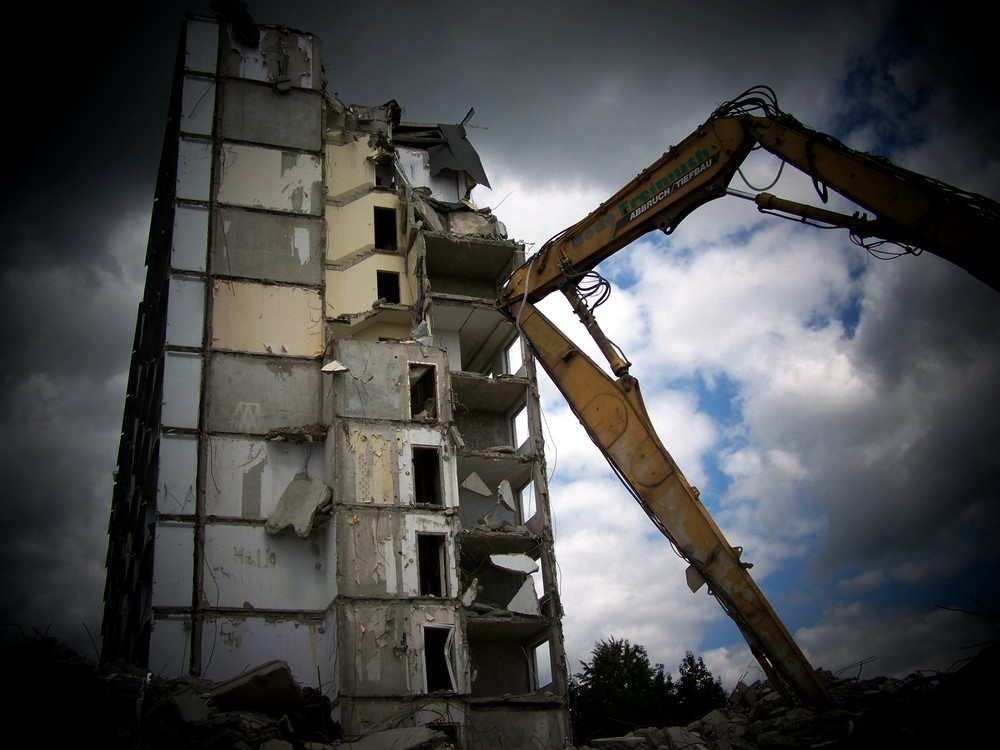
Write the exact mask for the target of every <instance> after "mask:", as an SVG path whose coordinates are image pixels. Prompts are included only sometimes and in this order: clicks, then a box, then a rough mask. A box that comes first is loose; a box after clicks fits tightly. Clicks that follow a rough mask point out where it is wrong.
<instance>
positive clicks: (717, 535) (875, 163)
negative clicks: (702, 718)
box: [496, 87, 1000, 704]
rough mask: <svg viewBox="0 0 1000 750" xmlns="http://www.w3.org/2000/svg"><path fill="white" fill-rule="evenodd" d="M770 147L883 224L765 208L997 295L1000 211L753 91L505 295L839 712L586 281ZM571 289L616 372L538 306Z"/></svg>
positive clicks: (748, 615)
mask: <svg viewBox="0 0 1000 750" xmlns="http://www.w3.org/2000/svg"><path fill="white" fill-rule="evenodd" d="M756 147H762V148H764V149H766V150H768V151H770V152H771V153H773V154H775V155H776V156H778V157H779V158H780V159H782V160H783V161H784V162H786V163H789V164H792V165H793V166H795V167H797V168H798V169H800V170H802V171H803V172H805V173H806V174H807V175H809V176H811V177H812V179H813V183H814V185H815V186H816V189H817V192H818V193H819V195H820V197H821V199H822V200H823V201H824V202H825V201H826V197H827V187H829V188H831V189H833V190H835V191H837V192H839V193H840V194H842V195H843V196H845V197H846V198H848V199H850V200H852V201H854V202H855V203H857V204H858V205H859V206H861V207H862V208H863V209H865V210H866V211H870V212H871V213H872V214H873V216H872V218H868V216H867V215H861V214H857V213H856V214H855V215H853V216H846V215H842V214H837V213H836V212H832V211H828V210H827V209H822V208H817V207H811V206H804V205H802V204H799V203H795V202H792V201H786V200H783V199H780V198H776V197H775V196H772V195H769V194H766V193H762V194H760V195H758V196H757V197H756V202H757V205H758V207H759V208H760V210H761V211H764V212H770V213H777V214H779V215H793V216H796V217H798V218H799V219H800V220H802V221H804V222H807V223H812V222H822V223H823V224H825V225H827V226H838V227H844V228H847V229H849V231H850V232H851V234H852V237H853V238H854V239H855V241H856V242H857V243H858V244H861V245H862V246H865V247H868V248H869V249H870V250H871V249H872V248H874V247H877V246H878V245H880V244H881V243H883V242H889V243H892V244H894V245H898V246H899V247H900V248H901V249H902V250H901V251H902V252H912V253H917V252H919V251H921V250H927V251H929V252H933V253H935V254H938V255H940V256H942V257H944V258H946V259H947V260H950V261H951V262H953V263H955V264H957V265H959V266H961V267H963V268H965V269H966V270H968V271H969V272H970V273H972V274H973V275H975V276H976V277H977V278H979V279H980V280H982V281H983V282H984V283H986V284H988V285H990V286H992V287H993V288H995V289H998V288H1000V287H998V283H1000V279H998V277H997V275H996V273H995V272H993V271H991V270H990V269H988V268H987V267H986V265H987V264H986V262H985V253H983V252H982V251H981V249H980V248H981V247H982V246H984V245H986V243H987V242H992V241H994V237H995V236H996V231H997V229H1000V207H998V205H997V204H996V203H995V202H993V201H991V200H989V199H987V198H983V197H982V196H978V195H974V194H971V193H966V192H963V191H960V190H958V189H956V188H953V187H951V186H949V185H945V184H944V183H941V182H938V181H936V180H933V179H931V178H928V177H925V176H923V175H920V174H917V173H914V172H909V171H907V170H904V169H901V168H899V167H897V166H895V165H893V164H891V163H890V162H888V161H887V160H885V159H881V158H879V157H874V156H871V155H869V154H865V153H861V152H857V151H854V150H852V149H850V148H848V147H847V146H845V145H844V144H842V143H840V141H837V140H836V139H834V138H833V137H831V136H829V135H825V134H823V133H820V132H818V131H814V130H811V129H809V128H807V127H805V126H804V125H802V124H801V123H799V122H798V121H797V120H795V119H794V118H792V117H790V116H789V115H787V114H785V113H783V112H781V110H780V109H778V106H777V102H776V101H775V99H774V94H773V92H771V91H770V89H767V88H765V87H758V88H756V89H751V90H750V91H748V92H746V93H745V94H744V95H742V96H741V97H739V98H738V99H736V100H734V101H733V102H729V103H727V104H725V105H723V106H722V107H720V108H719V109H718V110H716V112H715V113H713V115H712V116H711V117H710V118H709V119H708V121H706V122H705V123H704V124H703V125H702V126H701V127H699V128H698V129H697V130H696V131H695V132H694V133H692V134H691V135H690V136H688V137H687V138H686V139H684V140H683V141H681V143H679V144H678V145H677V146H675V147H672V148H671V149H670V150H669V151H667V153H665V154H664V155H663V156H662V157H661V158H660V159H658V160H657V161H656V162H655V163H654V164H652V165H650V166H649V167H648V168H647V169H645V170H643V171H642V172H640V173H639V174H638V175H637V176H636V178H635V179H634V180H632V181H631V182H630V183H629V184H627V185H626V186H625V187H623V188H622V189H621V190H619V191H618V192H617V193H615V194H614V195H613V196H612V197H611V198H610V199H608V200H607V201H606V202H604V203H602V204H601V205H600V206H599V207H598V208H597V210H595V211H594V212H592V213H591V214H589V215H588V216H587V217H586V218H584V219H583V220H582V221H580V222H579V223H577V224H575V225H573V226H571V227H569V228H567V229H566V230H564V231H562V232H560V233H559V234H558V235H556V236H555V237H554V238H552V239H551V240H549V241H548V242H547V243H545V245H543V246H542V248H541V250H539V252H538V253H536V254H535V255H534V256H532V258H531V259H529V260H528V261H527V262H526V263H525V264H524V265H522V266H521V267H520V268H519V269H517V270H516V271H515V272H514V273H513V274H512V275H511V276H510V278H509V279H508V280H507V282H506V283H505V284H504V286H503V288H502V289H501V290H500V293H499V295H498V296H497V301H496V304H497V307H498V308H499V309H500V310H501V311H503V312H504V313H505V314H506V315H507V316H508V317H510V318H511V319H512V320H513V321H514V322H515V324H516V326H517V328H518V330H519V331H520V332H521V334H522V335H523V336H524V337H525V339H526V340H527V342H528V343H529V345H530V346H531V348H532V350H533V351H534V353H535V357H536V359H537V360H538V361H539V362H540V363H541V364H542V366H543V367H544V368H545V370H546V371H547V372H548V374H549V375H550V376H551V378H552V380H553V381H554V382H555V384H556V386H557V387H558V388H559V389H560V391H561V392H562V394H563V396H564V397H565V398H566V400H567V402H568V403H569V405H570V407H571V408H572V410H573V412H574V414H576V416H577V418H578V419H579V420H580V422H581V424H582V425H583V426H584V428H585V429H586V430H587V432H588V434H589V435H590V437H591V439H592V440H593V441H594V443H595V444H596V445H597V446H598V448H600V450H601V451H602V453H603V454H604V456H605V458H607V460H608V462H609V463H610V464H611V466H612V467H613V468H614V470H615V472H616V473H617V474H618V476H619V478H620V479H621V480H622V482H623V483H624V485H625V486H626V487H627V488H628V490H629V491H630V492H631V494H632V495H633V497H635V499H636V500H637V501H638V503H639V505H640V506H641V507H642V508H643V510H644V511H645V512H646V513H647V515H649V517H650V519H651V520H652V521H653V523H654V524H655V525H656V526H657V527H658V528H659V529H660V530H661V531H662V532H663V534H664V535H665V536H667V538H668V539H669V540H670V541H671V543H672V544H673V545H674V547H675V548H676V549H677V551H678V553H679V554H680V555H681V556H682V557H684V559H685V560H687V562H688V563H689V566H690V567H689V568H688V574H687V577H688V584H689V586H690V588H691V589H692V590H693V591H694V590H697V589H698V588H700V587H701V586H702V585H706V584H707V586H708V590H709V593H711V594H712V595H714V596H715V597H716V599H717V600H718V601H719V603H720V604H721V605H722V608H723V609H724V610H725V611H726V613H727V614H729V615H730V617H732V618H733V620H734V621H735V622H736V624H737V626H738V627H739V628H740V631H741V632H742V633H743V635H744V637H745V638H746V640H747V643H748V644H749V646H750V650H751V652H752V653H753V654H754V656H755V657H756V658H757V659H758V661H759V662H760V664H761V666H762V667H763V669H764V671H765V673H766V674H767V675H768V677H769V678H771V679H772V681H773V682H775V683H776V684H777V686H778V687H779V689H782V690H783V689H784V688H788V689H789V690H791V691H792V692H793V693H795V694H796V695H797V696H798V697H799V699H801V700H803V701H805V702H807V703H812V704H824V703H830V696H829V694H828V693H827V691H826V688H825V686H824V684H823V682H822V680H821V679H820V678H819V676H818V675H817V674H816V671H815V670H814V669H813V668H812V667H811V665H810V664H809V662H808V660H807V659H806V658H805V656H804V655H803V653H802V651H801V650H800V649H799V647H798V645H797V644H796V643H795V640H794V639H793V638H792V636H791V635H790V634H789V633H788V631H787V630H786V629H785V626H784V625H783V624H782V622H781V620H780V619H779V617H778V615H777V614H776V613H775V612H774V610H773V609H772V608H771V606H770V604H769V603H768V602H767V599H766V597H765V596H764V594H763V593H762V592H761V591H760V589H759V588H758V587H757V585H756V583H754V581H753V579H752V578H751V577H750V574H749V572H748V571H747V566H746V565H745V564H744V563H742V562H741V561H740V553H741V549H740V548H739V547H734V546H732V545H731V544H730V543H729V542H728V541H727V540H726V538H725V536H724V535H723V533H722V531H721V530H720V529H719V528H718V526H717V525H716V524H715V522H714V521H713V520H712V518H711V516H710V515H709V513H708V511H707V510H706V509H705V507H704V506H703V505H702V504H701V502H700V500H699V498H698V492H697V490H695V489H694V488H693V487H691V485H690V484H688V482H687V480H686V479H685V478H684V475H683V474H682V473H681V471H680V469H679V468H678V467H677V465H676V464H675V462H674V460H673V459H672V458H671V456H670V454H669V453H668V452H667V450H666V449H665V448H664V447H663V445H662V444H661V443H660V440H659V438H658V437H657V435H656V431H655V430H654V428H653V425H652V423H651V421H650V419H649V416H648V414H647V412H646V409H645V406H644V404H643V401H642V398H641V395H640V392H639V385H638V382H637V381H636V380H635V378H633V377H632V376H631V375H630V374H629V367H630V365H629V363H628V362H627V361H626V360H625V358H624V355H623V354H621V352H620V351H619V350H618V349H617V347H615V346H614V344H612V343H611V342H610V341H609V340H608V339H607V337H606V336H605V335H604V334H603V332H602V331H601V330H600V327H599V326H598V325H597V321H596V319H595V318H594V316H593V310H592V308H588V307H587V305H586V301H585V297H586V294H585V293H582V292H583V291H584V286H585V285H584V284H583V280H584V279H585V278H587V276H588V274H589V273H590V272H591V271H592V269H593V268H594V267H595V266H597V264H598V263H600V262H601V261H602V260H604V259H606V258H608V257H609V256H611V255H612V254H614V253H615V252H617V251H618V250H620V249H622V248H623V247H625V246H626V245H628V244H629V243H631V242H633V241H634V240H636V239H637V238H639V237H641V236H642V235H644V234H646V233H647V232H650V231H652V230H654V229H660V230H661V231H664V232H667V233H669V232H672V231H673V230H674V229H675V228H676V227H677V225H678V224H679V223H680V222H681V221H682V220H683V219H684V217H685V216H687V215H688V214H689V213H691V212H692V211H694V210H695V209H696V208H698V207H699V206H701V205H703V204H705V203H707V202H709V201H711V200H714V199H716V198H721V197H723V196H725V195H727V193H733V192H734V191H731V190H729V183H730V182H731V180H732V179H733V177H734V176H735V174H736V173H737V171H738V170H739V168H740V165H741V164H742V163H743V161H744V160H745V159H746V157H747V156H748V155H749V153H750V152H751V150H753V149H754V148H756ZM557 289H558V290H560V291H562V292H563V293H564V294H565V296H566V297H567V299H568V300H569V301H570V304H571V305H572V306H573V307H574V309H575V310H576V312H577V315H578V316H579V317H580V319H581V320H582V321H583V323H584V325H585V326H586V327H587V329H588V331H589V332H590V333H591V335H592V336H593V337H594V339H595V341H596V342H597V344H598V347H599V349H600V350H601V352H602V353H603V354H604V356H605V357H606V358H607V360H608V362H609V364H610V367H611V369H612V371H613V373H614V375H615V376H616V377H615V378H612V377H611V376H609V375H608V374H607V373H606V372H605V371H604V370H603V369H602V368H601V367H599V366H598V365H597V364H596V363H595V362H594V361H593V360H591V359H590V358H589V357H587V356H586V355H585V354H584V353H583V352H582V351H581V350H580V349H579V348H578V347H577V346H576V344H574V343H573V342H572V341H570V340H569V339H568V338H567V337H566V336H565V334H563V333H562V332H561V331H559V330H558V329H557V328H556V327H555V326H553V324H552V323H551V322H550V321H549V320H548V319H547V318H545V317H544V316H543V315H542V314H541V313H540V312H539V311H538V310H537V309H536V307H535V304H536V303H537V302H538V301H539V300H541V299H543V298H544V297H546V296H547V295H548V294H550V293H551V292H553V291H555V290H557Z"/></svg>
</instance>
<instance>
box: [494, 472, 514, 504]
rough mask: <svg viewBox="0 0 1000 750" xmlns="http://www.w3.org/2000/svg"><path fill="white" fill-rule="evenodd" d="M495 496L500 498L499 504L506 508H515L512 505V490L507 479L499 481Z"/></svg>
mask: <svg viewBox="0 0 1000 750" xmlns="http://www.w3.org/2000/svg"><path fill="white" fill-rule="evenodd" d="M497 497H498V498H499V499H500V504H501V505H503V507H505V508H506V509H507V510H509V511H515V510H516V509H515V507H514V491H513V490H512V489H511V487H510V482H509V481H508V480H506V479H504V480H503V481H502V482H500V486H499V487H497Z"/></svg>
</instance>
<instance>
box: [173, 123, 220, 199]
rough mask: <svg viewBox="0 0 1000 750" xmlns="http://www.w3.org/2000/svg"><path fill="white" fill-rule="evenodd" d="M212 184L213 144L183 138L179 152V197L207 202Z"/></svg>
mask: <svg viewBox="0 0 1000 750" xmlns="http://www.w3.org/2000/svg"><path fill="white" fill-rule="evenodd" d="M211 183H212V144H211V143H209V142H208V141H195V140H192V139H190V138H182V139H181V142H180V144H179V145H178V152H177V197H178V198H187V199H189V200H193V201H207V200H208V196H209V188H210V186H211Z"/></svg>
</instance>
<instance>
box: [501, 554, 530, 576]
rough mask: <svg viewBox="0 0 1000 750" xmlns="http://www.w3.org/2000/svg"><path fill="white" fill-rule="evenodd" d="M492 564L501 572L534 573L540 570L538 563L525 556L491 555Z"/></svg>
mask: <svg viewBox="0 0 1000 750" xmlns="http://www.w3.org/2000/svg"><path fill="white" fill-rule="evenodd" d="M490 562H491V563H492V564H493V565H495V566H496V567H498V568H500V569H501V570H509V571H511V572H512V573H524V574H528V573H534V572H535V571H536V570H538V562H536V561H535V560H532V559H531V557H529V556H528V555H523V554H506V555H503V554H495V555H490Z"/></svg>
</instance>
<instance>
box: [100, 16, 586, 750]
mask: <svg viewBox="0 0 1000 750" xmlns="http://www.w3.org/2000/svg"><path fill="white" fill-rule="evenodd" d="M321 71H322V68H321V60H320V47H319V41H318V39H316V38H315V37H313V36H311V35H310V34H307V33H302V32H297V31H292V30H288V29H285V28H277V27H266V26H259V27H258V26H253V25H246V24H244V25H243V26H242V27H235V26H231V25H230V24H228V23H226V22H224V21H222V20H220V19H212V18H199V17H192V18H190V19H188V20H187V21H186V23H185V24H184V31H183V34H182V43H181V49H180V51H179V56H178V63H177V74H176V79H175V84H174V92H173V97H172V102H171V105H170V119H169V122H168V133H167V136H166V138H165V141H164V149H163V157H162V162H161V168H160V174H159V183H158V186H157V188H156V201H155V204H154V208H153V217H152V223H151V228H150V239H149V245H148V250H147V281H146V289H145V296H144V299H143V301H142V304H141V306H140V310H139V316H138V322H137V325H136V334H135V346H134V351H133V359H132V366H131V372H130V375H129V383H128V394H127V401H126V405H125V413H124V420H123V428H122V439H121V448H120V452H119V457H118V471H117V476H116V483H115V490H114V498H113V504H112V512H111V521H110V526H109V549H108V558H107V586H106V591H105V612H104V622H103V627H102V632H103V656H104V658H105V659H113V658H122V659H127V660H129V661H132V662H135V663H139V664H143V665H147V666H148V668H149V670H150V671H152V672H153V673H155V674H158V675H162V676H165V677H172V676H177V675H181V674H188V673H190V674H195V675H201V676H203V677H205V678H208V679H212V680H222V679H226V678H229V677H232V676H234V675H237V674H239V673H240V672H241V671H243V670H245V669H246V668H248V667H254V666H256V665H259V664H262V663H264V662H267V661H271V660H275V659H278V660H283V661H285V662H287V663H288V665H289V666H290V668H291V670H292V673H293V674H294V676H295V678H296V679H297V680H298V681H299V682H300V683H301V684H302V685H308V686H316V687H319V688H320V689H321V690H322V692H323V693H324V694H326V695H327V696H329V697H330V699H331V701H332V704H333V707H334V718H336V719H337V720H339V722H340V723H341V726H342V729H343V733H344V736H346V737H357V736H360V735H364V734H368V733H370V732H373V731H377V730H379V729H385V728H389V727H399V726H419V725H424V724H430V725H433V726H436V727H443V728H446V729H448V731H449V732H450V733H451V734H452V735H453V736H454V737H455V738H456V739H457V740H458V741H459V742H460V743H462V744H463V745H466V746H469V747H500V746H502V747H561V746H562V745H563V741H564V739H565V737H566V736H567V734H568V719H567V710H566V701H565V695H566V665H565V656H564V652H563V648H562V634H561V625H560V604H559V596H558V587H557V582H556V570H555V562H554V558H553V551H552V536H551V527H550V515H549V509H548V495H547V487H546V479H545V465H544V460H543V454H542V441H541V423H540V413H539V407H538V397H537V390H536V384H535V379H534V368H533V364H532V361H531V359H530V357H529V356H527V353H526V352H525V351H523V350H522V346H521V342H520V340H519V339H518V337H517V332H516V330H515V328H514V326H513V325H511V324H510V323H509V322H508V321H507V320H505V319H504V318H503V317H502V316H501V315H500V314H499V313H498V312H497V311H496V309H495V308H494V306H493V304H492V300H493V298H494V296H495V294H496V291H497V288H498V286H499V285H500V284H501V283H502V281H503V280H504V278H505V277H506V276H507V274H509V273H510V271H511V270H512V269H513V268H515V267H516V266H517V265H518V264H519V263H521V261H522V259H523V247H522V246H521V245H519V244H518V243H516V242H514V241H511V240H509V239H507V237H506V233H505V229H504V227H503V226H502V225H501V224H500V223H499V222H498V221H497V220H496V218H495V217H494V216H492V214H491V213H490V212H489V210H481V209H477V208H476V207H475V206H474V205H473V204H472V203H471V202H470V200H469V195H470V190H471V189H472V187H474V186H475V185H477V184H482V185H485V184H487V178H486V175H485V173H484V172H483V169H482V166H481V164H480V161H479V157H478V156H477V155H476V152H475V151H474V150H473V148H472V146H471V145H470V143H469V142H468V140H467V139H466V137H465V130H464V128H463V126H462V125H441V124H416V123H408V122H405V121H401V119H400V115H401V112H400V108H399V107H398V106H397V105H396V103H395V102H389V103H387V104H384V105H382V106H372V107H364V106H355V105H352V106H346V105H344V104H343V103H341V102H340V101H338V100H337V99H336V98H335V97H333V96H331V95H329V94H328V93H327V92H325V91H324V82H323V79H322V72H321Z"/></svg>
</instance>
